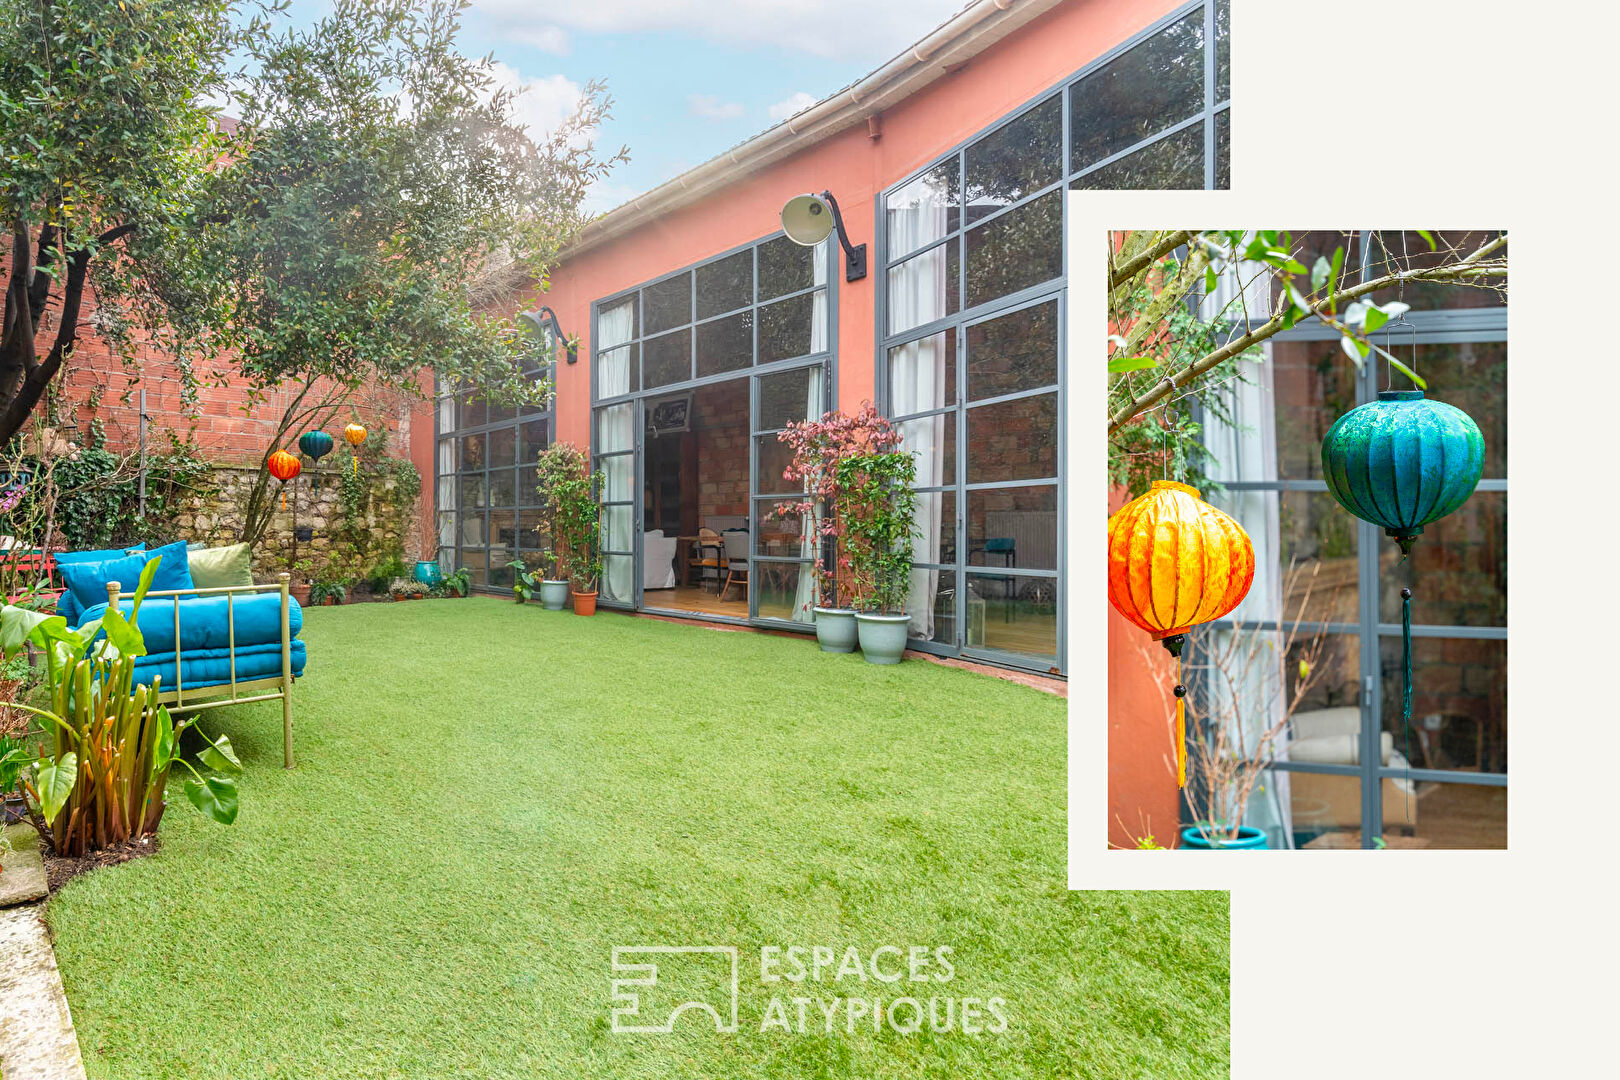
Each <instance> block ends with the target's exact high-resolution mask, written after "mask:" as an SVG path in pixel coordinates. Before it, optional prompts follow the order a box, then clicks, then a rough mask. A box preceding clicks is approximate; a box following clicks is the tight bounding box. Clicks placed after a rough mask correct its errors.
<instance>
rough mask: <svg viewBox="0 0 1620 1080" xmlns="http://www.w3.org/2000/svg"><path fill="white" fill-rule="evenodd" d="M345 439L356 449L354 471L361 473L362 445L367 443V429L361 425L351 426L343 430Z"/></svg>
mask: <svg viewBox="0 0 1620 1080" xmlns="http://www.w3.org/2000/svg"><path fill="white" fill-rule="evenodd" d="M343 438H344V439H345V440H346V441H347V442H348V444H349V445H350V446H352V447H354V471H355V473H356V474H358V473H359V472H360V444H361V443H363V442H365V441H366V429H365V428H363V427H361V426H360V425H359V424H350V425H349V426H348V427H346V428H344V429H343Z"/></svg>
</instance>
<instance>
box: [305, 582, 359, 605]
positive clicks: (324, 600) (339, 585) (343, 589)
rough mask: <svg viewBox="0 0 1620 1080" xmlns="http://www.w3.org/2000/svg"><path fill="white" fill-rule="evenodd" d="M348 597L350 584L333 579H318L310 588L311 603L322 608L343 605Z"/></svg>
mask: <svg viewBox="0 0 1620 1080" xmlns="http://www.w3.org/2000/svg"><path fill="white" fill-rule="evenodd" d="M348 595H349V586H348V584H347V583H345V582H343V581H339V580H336V579H333V578H316V579H315V583H314V584H313V585H311V586H310V587H309V602H310V603H312V604H319V605H321V606H322V607H331V606H333V605H334V604H341V603H343V601H344V599H345V598H347V597H348Z"/></svg>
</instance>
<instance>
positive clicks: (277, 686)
mask: <svg viewBox="0 0 1620 1080" xmlns="http://www.w3.org/2000/svg"><path fill="white" fill-rule="evenodd" d="M291 581H292V575H290V574H286V573H283V574H279V575H277V580H276V583H275V584H274V585H225V586H220V587H217V588H210V589H167V590H164V591H162V592H158V591H153V592H149V593H147V594H146V599H147V600H152V599H160V598H162V597H165V596H168V597H176V598H178V597H181V596H219V595H221V594H223V595H224V597H225V621H226V625H227V629H228V633H229V635H230V638H229V641H230V654H231V681H230V682H228V683H220V684H218V685H214V686H203V687H198V688H197V689H195V690H192V691H190V692H188V691H187V690H186V688H185V682H184V680H183V679H182V677H181V668H180V659H181V654H182V652H183V650H182V649H181V647H180V604H178V603H176V604H175V605H174V685H173V686H172V687H170V688H169V689H167V690H164V691H163V692H162V693H160V694H159V695H158V698H157V700H158V701H159V702H161V703H163V704H165V705H168V706H169V711H170V712H200V711H202V710H203V709H218V708H221V707H223V706H226V705H246V704H248V703H250V702H254V701H276V700H280V702H281V755H282V760H283V762H284V765H285V767H286V768H289V769H290V768H292V767H293V749H292V688H293V673H292V600H291V594H290V591H289V586H290V584H291ZM272 590H275V591H279V592H280V593H281V674H280V675H279V676H271V677H270V678H259V679H249V680H247V681H246V682H237V680H236V596H237V594H238V593H261V592H270V591H272ZM118 595H119V583H118V582H116V581H109V582H107V606H108V607H109V608H112V607H116V606H117V605H118ZM243 691H247V696H245V697H244V696H243ZM221 695H226V696H223V697H222V696H221Z"/></svg>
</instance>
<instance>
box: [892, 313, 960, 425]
mask: <svg viewBox="0 0 1620 1080" xmlns="http://www.w3.org/2000/svg"><path fill="white" fill-rule="evenodd" d="M955 404H956V332H955V331H954V330H942V331H940V332H939V333H937V334H930V335H929V336H927V337H925V338H918V339H917V340H916V341H908V342H906V343H905V344H904V345H896V346H894V348H892V349H890V350H889V406H890V408H889V415H891V416H907V415H909V414H911V413H920V412H928V411H930V410H931V409H942V408H945V407H946V406H948V405H955Z"/></svg>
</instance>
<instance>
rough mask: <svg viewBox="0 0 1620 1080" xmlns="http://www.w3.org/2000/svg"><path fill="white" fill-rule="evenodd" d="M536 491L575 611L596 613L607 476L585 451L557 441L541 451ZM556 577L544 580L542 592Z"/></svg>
mask: <svg viewBox="0 0 1620 1080" xmlns="http://www.w3.org/2000/svg"><path fill="white" fill-rule="evenodd" d="M539 471H540V483H539V485H538V487H537V490H538V492H539V494H540V497H541V501H542V502H543V503H544V521H543V522H542V526H541V527H542V528H543V529H544V530H545V531H546V532H547V533H548V534H549V535H550V537H551V560H550V564H551V565H555V566H556V567H557V571H558V573H559V578H558V579H556V580H566V581H567V583H568V588H569V590H570V591H571V592H572V593H573V597H574V614H575V615H594V614H595V613H596V589H597V584H598V582H600V580H601V577H602V503H601V488H602V474H601V473H599V472H592V471H591V468H590V462H589V459H587V458H586V456H585V454H584V452H583V451H581V450H580V449H578V448H577V447H574V446H570V445H569V444H568V443H553V444H552V445H551V446H549V447H547V448H546V449H545V451H544V452H543V453H542V454H541V455H540V470H539ZM552 581H553V579H550V578H547V579H544V580H542V581H541V588H542V591H544V590H545V587H546V586H547V585H548V584H551V583H552Z"/></svg>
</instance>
